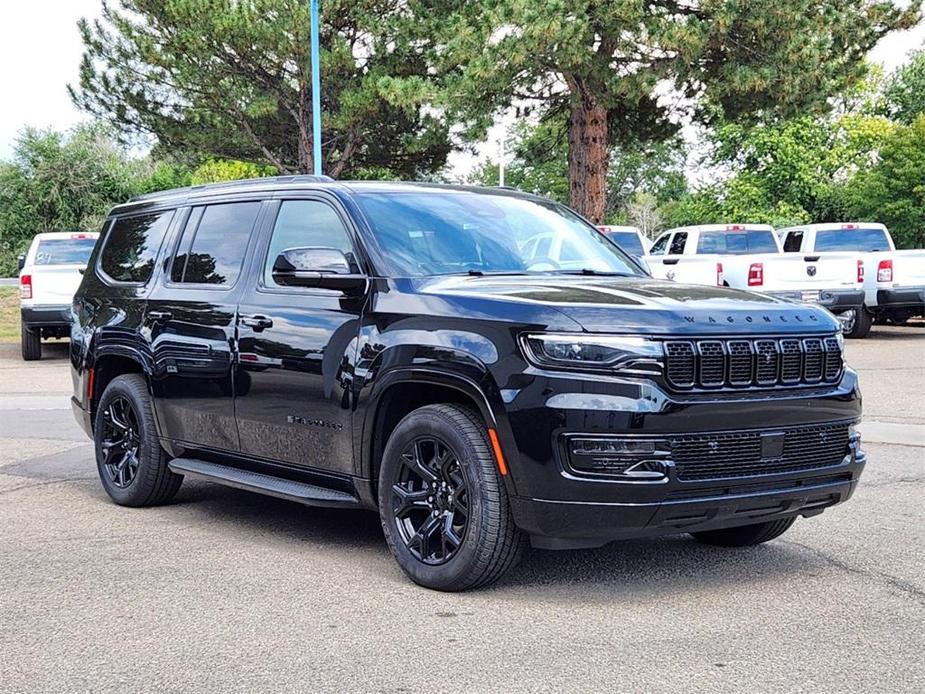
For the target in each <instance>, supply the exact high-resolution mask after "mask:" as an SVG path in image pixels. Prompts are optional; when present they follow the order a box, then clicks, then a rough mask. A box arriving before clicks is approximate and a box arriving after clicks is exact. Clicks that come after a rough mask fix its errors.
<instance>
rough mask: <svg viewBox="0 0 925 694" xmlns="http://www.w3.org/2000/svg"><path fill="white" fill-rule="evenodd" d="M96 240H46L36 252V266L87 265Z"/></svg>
mask: <svg viewBox="0 0 925 694" xmlns="http://www.w3.org/2000/svg"><path fill="white" fill-rule="evenodd" d="M95 245H96V239H90V238H79V239H45V240H44V241H39V247H38V248H37V249H36V250H35V260H34V261H33V263H34V264H35V265H86V264H87V261H88V260H89V259H90V253H92V252H93V246H95Z"/></svg>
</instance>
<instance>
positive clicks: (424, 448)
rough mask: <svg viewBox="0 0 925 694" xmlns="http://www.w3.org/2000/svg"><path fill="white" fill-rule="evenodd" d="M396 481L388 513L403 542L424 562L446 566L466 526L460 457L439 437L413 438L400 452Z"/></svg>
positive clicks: (466, 498) (466, 500)
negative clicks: (390, 508)
mask: <svg viewBox="0 0 925 694" xmlns="http://www.w3.org/2000/svg"><path fill="white" fill-rule="evenodd" d="M397 477H398V479H397V480H396V481H395V484H393V485H392V515H393V517H394V519H395V525H396V527H397V529H398V534H399V536H400V538H401V540H402V542H404V544H405V546H406V547H407V548H408V550H409V551H410V552H411V554H413V555H414V557H415V558H417V559H418V560H419V561H422V562H424V563H425V564H429V565H432V566H436V565H440V564H444V563H446V562H447V561H449V560H450V559H452V558H453V556H454V555H455V554H456V552H457V550H458V549H459V547H460V546H461V545H462V543H463V541H464V540H465V538H466V531H467V529H468V527H469V483H468V480H467V478H466V472H465V469H464V468H463V467H462V466H461V465H460V463H459V456H458V455H457V454H456V453H455V452H454V451H453V449H452V448H450V446H449V445H447V444H446V443H445V442H443V441H441V440H440V439H438V438H435V437H432V436H422V437H419V438H416V439H414V440H413V441H412V442H411V443H409V444H408V445H407V446H406V447H405V449H404V450H403V451H402V454H401V466H400V467H399V469H398V475H397Z"/></svg>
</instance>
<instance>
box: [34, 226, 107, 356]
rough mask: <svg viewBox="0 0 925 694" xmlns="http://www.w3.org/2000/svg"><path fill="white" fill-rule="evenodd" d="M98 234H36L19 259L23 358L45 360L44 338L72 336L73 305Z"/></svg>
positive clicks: (59, 232)
mask: <svg viewBox="0 0 925 694" xmlns="http://www.w3.org/2000/svg"><path fill="white" fill-rule="evenodd" d="M97 237H99V234H98V233H96V232H74V233H72V232H66V231H54V232H46V233H42V234H36V235H35V238H34V239H33V240H32V245H31V246H29V250H28V252H27V253H26V254H25V255H21V256H19V308H20V315H21V317H22V328H21V330H20V336H21V338H20V339H21V344H22V358H23V359H25V360H26V361H32V360H34V359H41V358H42V338H51V337H67V336H69V335H70V317H71V301H72V300H73V298H74V292H76V291H77V287H78V286H80V280H81V273H82V272H83V270H84V268H86V267H87V260H88V259H89V258H90V253H91V252H92V251H93V246H94V245H96V239H97Z"/></svg>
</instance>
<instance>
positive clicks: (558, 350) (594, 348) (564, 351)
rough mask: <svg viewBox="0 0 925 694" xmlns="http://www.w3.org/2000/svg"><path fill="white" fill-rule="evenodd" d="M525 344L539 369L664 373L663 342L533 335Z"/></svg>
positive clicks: (641, 339) (589, 336) (584, 336)
mask: <svg viewBox="0 0 925 694" xmlns="http://www.w3.org/2000/svg"><path fill="white" fill-rule="evenodd" d="M523 345H524V352H525V353H526V356H527V359H528V360H529V361H530V362H532V363H534V364H536V365H537V366H550V367H558V368H573V369H606V370H617V371H621V372H623V373H639V374H645V375H651V374H658V373H661V370H662V357H663V355H664V350H663V349H662V344H661V343H660V342H656V341H655V340H649V339H647V338H644V337H622V336H618V335H587V334H577V335H565V334H539V335H536V334H534V335H526V336H525V337H524V338H523Z"/></svg>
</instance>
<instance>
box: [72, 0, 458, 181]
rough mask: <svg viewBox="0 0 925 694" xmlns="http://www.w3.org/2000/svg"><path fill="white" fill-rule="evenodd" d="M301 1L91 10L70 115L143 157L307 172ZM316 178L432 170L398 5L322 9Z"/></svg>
mask: <svg viewBox="0 0 925 694" xmlns="http://www.w3.org/2000/svg"><path fill="white" fill-rule="evenodd" d="M308 5H309V3H308V2H307V1H306V0H210V1H209V2H203V1H202V0H121V1H120V2H119V3H118V7H116V3H113V2H108V1H104V2H103V10H102V19H101V20H100V21H96V22H93V23H90V22H88V21H86V20H83V21H81V22H80V31H81V35H82V38H83V42H84V45H85V54H84V58H83V62H82V64H81V70H80V83H79V85H78V86H76V87H71V95H72V98H73V99H74V101H75V102H76V103H77V104H78V105H79V106H80V107H82V108H84V109H86V110H87V111H89V112H90V113H92V114H95V115H97V116H98V117H100V118H102V119H104V120H106V121H107V122H109V123H112V124H114V125H115V126H117V127H118V128H119V129H120V130H121V131H122V132H124V133H126V134H127V135H136V134H139V133H141V134H145V135H149V136H153V137H154V138H156V141H157V148H156V150H155V152H156V153H161V152H170V153H171V154H177V153H182V152H185V153H190V154H192V155H194V156H197V157H206V158H215V159H222V160H241V161H254V162H257V161H259V162H262V163H263V164H266V165H268V166H273V167H274V168H275V169H276V170H278V171H279V172H280V173H294V172H302V173H309V172H310V170H311V168H312V158H311V151H312V127H311V125H312V124H311V108H310V105H311V80H310V68H311V62H310V41H309V14H308ZM321 24H322V26H321V72H322V74H323V76H324V79H323V81H322V94H321V101H322V111H323V114H322V128H323V133H324V142H323V143H322V151H323V159H324V169H325V171H326V172H328V173H330V174H331V175H333V176H334V177H336V178H340V177H350V176H356V175H361V172H367V173H368V172H369V171H380V172H381V171H383V170H387V171H388V172H389V175H390V176H391V177H400V178H414V177H417V176H421V175H429V174H432V173H433V172H435V171H437V170H439V169H440V168H442V167H443V165H444V164H445V162H446V157H447V154H448V153H449V151H450V148H451V147H450V142H449V137H448V128H447V126H446V123H445V122H444V121H443V119H442V118H441V117H439V115H438V114H437V113H436V112H435V111H433V109H431V110H425V109H424V108H423V107H422V102H423V100H424V98H425V97H426V90H425V89H424V87H425V85H426V80H425V79H424V78H425V76H426V75H427V68H428V62H427V60H425V57H424V52H425V50H426V47H427V46H428V45H429V40H428V37H427V35H426V34H422V33H421V31H420V29H421V27H420V25H419V23H418V22H416V21H414V17H413V15H411V14H410V13H409V10H408V8H407V7H405V6H404V4H400V3H393V2H386V1H385V0H325V2H323V3H322V22H321Z"/></svg>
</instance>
